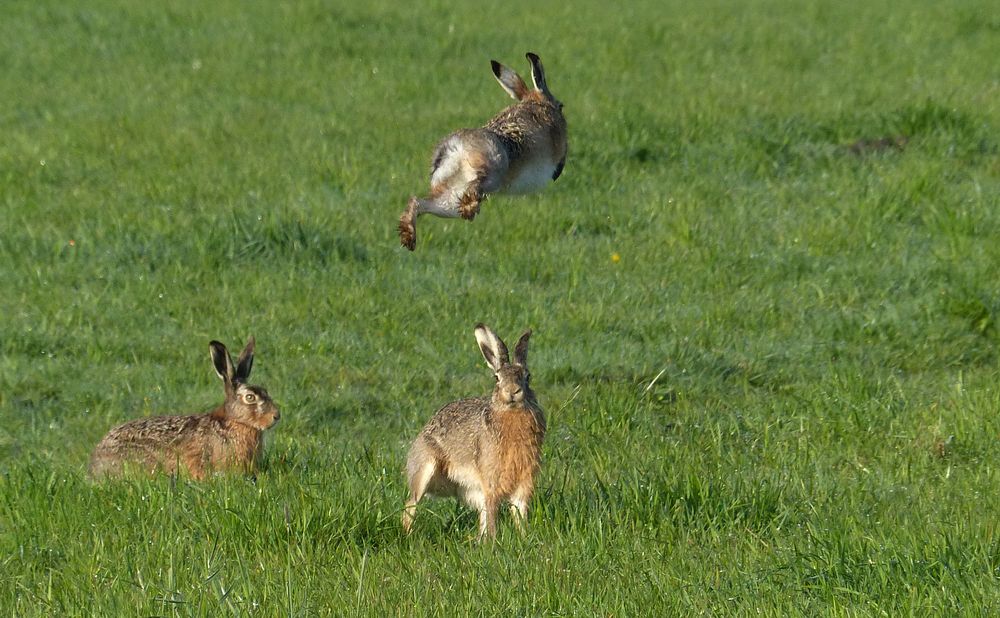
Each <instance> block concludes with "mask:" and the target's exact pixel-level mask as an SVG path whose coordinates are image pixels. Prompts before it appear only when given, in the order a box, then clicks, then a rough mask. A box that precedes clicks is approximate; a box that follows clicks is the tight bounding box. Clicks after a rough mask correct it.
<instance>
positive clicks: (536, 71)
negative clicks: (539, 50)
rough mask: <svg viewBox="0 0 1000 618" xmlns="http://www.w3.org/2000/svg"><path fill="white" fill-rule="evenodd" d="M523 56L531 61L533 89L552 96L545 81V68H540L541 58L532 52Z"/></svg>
mask: <svg viewBox="0 0 1000 618" xmlns="http://www.w3.org/2000/svg"><path fill="white" fill-rule="evenodd" d="M524 57H525V58H527V59H528V62H530V63H531V81H532V82H534V84H535V90H539V91H541V92H543V93H545V94H547V95H549V96H552V93H550V92H549V84H548V82H546V81H545V69H544V68H542V60H541V58H539V57H538V54H534V53H532V52H528V53H527V54H525V55H524Z"/></svg>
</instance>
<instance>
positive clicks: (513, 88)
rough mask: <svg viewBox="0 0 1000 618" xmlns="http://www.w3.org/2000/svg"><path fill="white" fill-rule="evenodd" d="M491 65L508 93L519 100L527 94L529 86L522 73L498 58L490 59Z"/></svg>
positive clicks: (501, 85) (494, 73)
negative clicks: (501, 62) (522, 77)
mask: <svg viewBox="0 0 1000 618" xmlns="http://www.w3.org/2000/svg"><path fill="white" fill-rule="evenodd" d="M490 65H491V66H492V67H493V75H494V76H495V77H496V78H497V81H498V82H500V87H501V88H503V89H504V90H506V91H507V94H509V95H510V96H511V97H513V98H514V99H516V100H518V101H520V100H521V99H523V98H524V97H525V96H527V94H528V87H527V86H526V85H525V84H524V80H523V79H521V76H520V75H518V74H517V73H515V72H514V71H513V70H512V69H510V68H508V67H505V66H504V65H502V64H500V63H499V62H497V61H496V60H490Z"/></svg>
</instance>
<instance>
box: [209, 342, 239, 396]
mask: <svg viewBox="0 0 1000 618" xmlns="http://www.w3.org/2000/svg"><path fill="white" fill-rule="evenodd" d="M208 347H209V349H210V350H211V351H212V364H214V365H215V373H217V374H219V377H220V378H222V382H223V383H224V384H225V385H226V388H230V387H232V385H233V378H234V377H236V370H235V369H234V368H233V359H232V358H231V357H230V356H229V351H228V350H226V346H224V345H222V344H221V343H219V342H218V341H213V342H211V343H210V344H208Z"/></svg>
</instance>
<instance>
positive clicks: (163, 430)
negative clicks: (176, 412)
mask: <svg viewBox="0 0 1000 618" xmlns="http://www.w3.org/2000/svg"><path fill="white" fill-rule="evenodd" d="M199 421H200V417H198V416H153V417H149V418H140V419H136V420H133V421H129V422H127V423H124V424H122V425H119V426H117V427H115V428H114V429H112V430H111V431H109V432H108V434H107V435H106V436H104V439H103V440H101V442H100V444H98V445H97V447H98V449H101V448H122V447H129V448H132V449H141V448H144V447H148V448H164V447H169V446H171V445H174V444H176V443H177V442H179V441H181V440H183V439H184V438H186V437H189V436H191V435H192V434H193V433H196V432H197V431H198V427H199V425H200V423H199Z"/></svg>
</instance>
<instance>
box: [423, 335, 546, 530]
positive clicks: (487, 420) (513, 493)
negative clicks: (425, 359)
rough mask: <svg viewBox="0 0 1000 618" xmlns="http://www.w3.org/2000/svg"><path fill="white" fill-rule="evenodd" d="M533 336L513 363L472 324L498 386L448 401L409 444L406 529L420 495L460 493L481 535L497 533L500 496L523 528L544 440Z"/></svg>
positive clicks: (493, 338)
mask: <svg viewBox="0 0 1000 618" xmlns="http://www.w3.org/2000/svg"><path fill="white" fill-rule="evenodd" d="M530 336H531V331H530V330H529V331H526V332H525V333H524V334H523V335H521V339H520V340H519V341H518V342H517V347H515V348H514V362H513V363H511V362H510V357H509V356H508V354H507V346H506V345H504V342H503V341H501V340H500V338H499V337H497V336H496V334H495V333H494V332H493V331H492V330H490V328H489V327H488V326H485V325H483V324H478V325H477V326H476V341H477V342H478V343H479V349H480V350H481V351H482V353H483V357H484V358H485V359H486V364H487V365H489V366H490V368H491V369H493V372H494V375H495V376H496V380H497V384H496V386H495V387H494V388H493V395H492V397H480V398H476V399H460V400H458V401H453V402H451V403H449V404H447V405H445V406H444V407H443V408H441V409H440V410H438V411H437V413H435V414H434V417H433V418H431V420H430V422H429V423H427V425H426V426H425V427H424V428H423V430H422V431H421V432H420V435H419V436H417V439H416V440H415V441H414V442H413V446H412V447H410V453H409V455H408V456H407V459H406V472H407V476H408V480H409V486H410V499H409V501H408V502H407V503H406V507H405V508H404V510H403V529H404V530H405V531H406V532H407V533H409V532H410V527H411V526H412V525H413V518H414V512H415V510H416V506H417V503H418V502H420V499H421V498H422V497H423V496H424V494H425V493H429V494H432V495H437V496H457V497H459V498H461V499H462V500H464V501H465V502H466V503H467V504H468V505H469V506H471V507H473V508H475V509H477V510H478V511H479V538H480V539H482V538H483V537H484V536H495V535H496V518H497V509H498V507H499V505H500V502H501V501H508V502H510V505H511V512H512V513H513V515H514V517H515V519H516V521H517V524H518V527H523V521H524V519H525V518H526V517H527V514H528V501H529V500H530V499H531V494H532V492H533V491H534V486H535V475H536V474H537V473H538V469H539V466H540V465H541V455H542V440H543V439H544V437H545V417H544V416H543V415H542V409H541V408H540V407H539V405H538V401H537V400H536V399H535V393H534V392H533V391H532V390H531V387H530V386H529V383H528V382H529V379H530V377H531V375H530V373H529V372H528V338H529V337H530Z"/></svg>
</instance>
